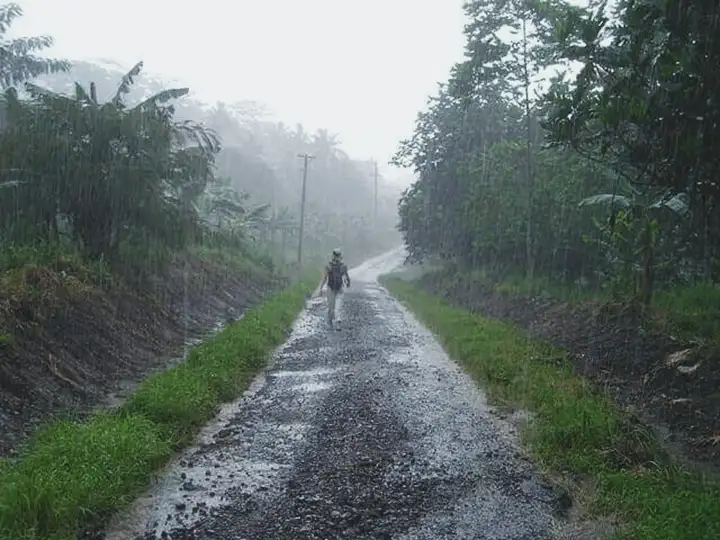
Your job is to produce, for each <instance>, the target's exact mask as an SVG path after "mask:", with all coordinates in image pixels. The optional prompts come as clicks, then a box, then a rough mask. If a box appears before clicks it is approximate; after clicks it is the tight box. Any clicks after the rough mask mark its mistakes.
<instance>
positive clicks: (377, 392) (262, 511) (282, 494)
mask: <svg viewBox="0 0 720 540" xmlns="http://www.w3.org/2000/svg"><path fill="white" fill-rule="evenodd" d="M402 255H403V254H402V252H401V251H400V250H398V251H394V252H391V253H389V254H386V255H384V256H382V257H379V258H377V259H373V260H371V261H368V262H367V263H365V264H364V265H362V266H361V267H359V268H356V269H354V270H353V271H351V277H352V278H353V284H352V288H351V289H350V290H348V291H347V293H345V294H344V295H343V297H342V301H341V302H340V303H339V306H338V313H339V317H340V322H339V324H338V327H337V328H336V329H331V328H329V327H328V325H327V324H326V323H325V318H324V316H325V304H324V300H323V299H322V298H316V299H313V300H311V301H309V303H308V306H307V308H306V309H305V310H304V311H303V312H302V314H301V315H300V317H299V318H298V320H297V321H296V323H295V325H294V327H293V331H292V334H291V335H290V337H289V339H288V341H287V342H286V343H285V344H284V345H283V346H281V347H280V348H279V349H278V350H277V351H276V353H275V355H274V357H273V359H272V361H271V363H270V365H269V367H268V369H267V370H266V371H265V372H264V373H263V374H262V375H261V376H259V377H257V379H256V380H255V381H254V383H253V384H252V386H251V388H250V389H249V390H248V391H247V392H246V393H245V395H244V396H243V397H242V398H241V399H240V400H238V401H237V402H235V403H232V404H229V405H228V406H226V407H224V408H223V410H222V411H221V413H220V415H219V416H218V418H217V419H216V420H215V421H214V422H213V423H212V424H211V425H209V426H207V427H206V429H205V430H204V431H203V433H202V435H201V437H200V439H199V442H198V445H197V446H195V447H193V448H190V449H188V450H187V451H186V452H184V453H183V454H182V455H180V456H178V458H177V459H176V460H174V461H173V463H171V464H170V466H169V467H168V468H167V470H166V471H165V472H164V473H163V475H162V477H161V480H160V481H159V482H158V484H157V485H156V486H154V487H153V489H152V490H151V491H150V492H149V493H148V494H146V495H145V496H144V497H142V498H140V499H139V500H138V501H137V502H136V503H135V505H134V506H133V507H132V508H131V509H130V511H129V512H127V513H125V514H124V515H123V516H120V517H119V518H118V519H116V520H115V522H113V523H112V524H111V525H110V527H109V529H108V531H107V535H106V538H107V539H108V540H121V539H123V540H128V539H137V540H140V539H143V540H147V539H152V538H171V539H172V540H188V539H228V540H229V539H233V540H242V539H244V540H281V539H282V540H285V539H287V540H290V539H292V540H301V539H355V538H357V539H383V538H388V539H390V538H392V539H399V540H400V539H402V540H406V539H407V540H410V539H413V540H420V539H427V540H430V539H433V540H438V539H445V538H453V539H487V540H500V539H502V540H521V539H522V540H542V539H551V538H555V537H556V536H555V535H554V533H553V531H554V529H555V522H556V519H555V517H554V516H555V514H556V512H557V510H558V509H559V508H560V507H561V506H562V505H561V504H560V501H561V500H562V497H561V496H560V495H559V494H558V493H557V492H556V491H555V490H553V489H552V488H551V487H549V486H547V485H545V484H544V483H543V482H542V481H540V480H539V478H538V477H537V474H536V472H535V470H534V469H533V467H532V465H531V464H529V463H528V462H527V461H526V460H524V459H522V457H521V455H520V453H519V449H518V447H517V443H516V438H517V437H516V434H515V432H514V428H513V427H512V426H511V425H509V424H507V423H506V422H505V421H503V420H501V419H499V418H498V416H497V415H495V414H493V411H492V409H491V408H490V407H488V405H487V404H486V402H485V399H484V396H483V394H482V393H481V391H479V390H478V389H477V387H476V386H475V384H474V383H473V382H472V380H471V379H470V378H469V376H468V375H467V374H465V373H464V372H463V371H462V370H461V369H460V368H458V367H457V366H456V365H455V364H454V363H453V362H452V361H451V360H450V359H449V358H448V357H447V356H446V355H445V353H444V352H443V350H442V349H441V348H440V346H439V345H438V344H437V343H436V342H435V340H434V339H433V337H432V335H431V334H430V333H429V332H428V331H427V330H425V329H424V328H423V327H422V326H421V325H420V324H419V323H418V322H417V321H416V320H415V318H414V317H413V316H412V315H411V314H410V313H408V312H407V311H406V310H405V309H404V308H403V307H402V306H400V305H399V304H398V302H397V301H395V300H394V299H393V298H392V297H391V296H389V294H388V293H387V291H386V290H384V289H383V288H382V287H380V286H379V285H378V284H377V283H376V278H377V276H378V275H379V274H380V273H383V272H387V271H389V270H392V269H393V268H395V267H397V266H398V265H399V263H400V262H401V261H402Z"/></svg>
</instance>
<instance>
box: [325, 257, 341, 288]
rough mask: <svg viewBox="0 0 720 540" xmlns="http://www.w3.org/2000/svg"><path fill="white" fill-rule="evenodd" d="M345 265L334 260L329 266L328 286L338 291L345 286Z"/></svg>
mask: <svg viewBox="0 0 720 540" xmlns="http://www.w3.org/2000/svg"><path fill="white" fill-rule="evenodd" d="M344 267H345V265H344V264H343V263H341V262H338V261H334V262H331V263H330V266H328V287H330V288H331V289H332V290H333V291H335V292H337V291H339V290H340V289H342V286H343V274H345V268H344Z"/></svg>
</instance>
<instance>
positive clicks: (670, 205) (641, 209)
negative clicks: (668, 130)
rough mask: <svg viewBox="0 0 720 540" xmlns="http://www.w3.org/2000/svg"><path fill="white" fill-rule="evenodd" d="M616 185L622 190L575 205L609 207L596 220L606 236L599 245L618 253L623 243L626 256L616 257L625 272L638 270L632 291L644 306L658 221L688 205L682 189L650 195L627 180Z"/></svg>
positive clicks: (651, 279)
mask: <svg viewBox="0 0 720 540" xmlns="http://www.w3.org/2000/svg"><path fill="white" fill-rule="evenodd" d="M620 189H622V191H623V192H624V193H621V194H619V193H601V194H597V195H592V196H590V197H587V198H585V199H583V200H582V201H580V203H579V206H580V207H588V206H608V207H610V209H611V214H610V218H609V220H608V223H607V224H606V225H600V224H598V225H599V226H600V228H601V230H602V232H603V233H605V235H606V237H609V240H608V241H607V242H605V243H604V245H603V247H604V248H605V249H606V250H608V252H611V251H614V250H618V249H619V251H620V252H621V253H622V251H623V249H622V247H621V246H622V245H623V244H624V246H625V247H626V250H625V251H627V252H628V255H629V256H628V257H622V256H620V257H617V258H616V260H617V259H624V260H623V262H624V263H625V266H626V275H627V270H628V269H629V268H635V269H637V270H639V279H636V280H634V281H635V282H636V284H635V291H636V293H638V292H639V294H640V302H641V306H642V307H643V309H645V308H647V307H648V306H649V305H650V303H651V300H652V294H653V289H654V281H655V272H654V270H655V259H656V248H657V242H658V232H659V230H660V228H661V225H662V222H663V221H665V220H667V219H669V218H670V216H675V217H678V218H684V217H686V216H687V215H688V213H689V211H690V206H689V203H688V197H687V195H686V194H685V193H672V192H670V191H665V192H662V193H660V194H659V196H658V195H656V197H655V198H651V197H648V196H647V195H643V194H641V193H640V192H639V191H638V190H637V189H635V188H634V187H633V186H632V185H630V184H629V183H628V182H623V183H622V184H621V186H620ZM626 233H627V235H626ZM633 233H634V234H633ZM637 282H639V284H638V283H637Z"/></svg>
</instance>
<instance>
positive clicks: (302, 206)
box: [298, 152, 315, 270]
mask: <svg viewBox="0 0 720 540" xmlns="http://www.w3.org/2000/svg"><path fill="white" fill-rule="evenodd" d="M298 157H300V158H303V179H302V201H301V202H300V238H299V239H298V270H299V269H300V267H301V266H302V244H303V231H304V228H305V188H306V185H307V172H308V162H309V161H310V160H311V159H315V156H311V155H310V154H308V153H307V152H305V153H303V154H298Z"/></svg>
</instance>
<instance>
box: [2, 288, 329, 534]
mask: <svg viewBox="0 0 720 540" xmlns="http://www.w3.org/2000/svg"><path fill="white" fill-rule="evenodd" d="M313 285H315V282H314V281H304V282H299V283H296V284H295V285H293V286H292V287H290V288H288V289H286V290H285V291H283V292H280V293H278V294H276V295H275V296H273V297H271V298H270V299H269V300H268V301H266V302H265V303H264V304H262V305H261V306H259V307H257V308H254V309H252V310H250V311H249V312H248V313H247V314H246V315H245V316H244V317H243V318H242V319H241V320H239V321H238V322H236V323H233V324H231V325H230V326H228V327H227V328H226V329H225V330H223V331H222V332H220V333H219V334H218V335H217V336H215V337H214V338H213V339H211V340H209V341H207V342H204V343H202V344H201V345H199V346H198V347H196V348H194V349H193V350H192V352H191V354H190V355H189V357H188V359H187V360H186V362H184V363H182V364H180V365H178V366H177V367H175V368H172V369H170V370H168V371H166V372H164V373H160V374H157V375H155V376H152V377H150V378H148V379H147V380H145V381H144V382H143V383H142V384H141V386H140V387H139V389H138V390H137V392H136V393H135V394H133V395H132V396H131V397H130V398H129V399H128V401H127V402H126V403H125V404H124V405H123V406H122V407H121V408H120V409H119V410H117V411H114V412H112V413H107V412H105V413H99V414H96V415H94V416H92V417H91V418H90V419H89V420H87V421H86V422H71V421H60V420H57V421H54V422H52V423H50V424H49V425H47V426H45V427H44V428H43V429H41V430H40V431H39V432H38V433H37V434H36V436H35V437H34V438H33V439H32V440H31V441H30V442H29V444H28V445H27V447H26V448H25V449H24V450H23V451H22V453H21V455H20V458H19V459H18V460H16V461H14V462H12V463H10V462H0V486H2V489H1V490H0V539H2V540H40V539H52V540H69V539H71V538H75V536H76V533H77V531H78V530H81V529H82V528H84V527H86V526H88V525H91V524H93V523H94V522H95V521H97V520H98V519H99V518H101V517H103V516H105V515H106V514H107V512H109V511H112V510H114V509H117V508H121V507H122V506H124V505H126V504H127V503H129V502H130V501H131V500H133V498H134V497H135V496H136V495H137V494H138V493H140V492H141V491H142V490H143V489H144V488H145V487H146V486H147V484H148V481H149V480H150V478H151V476H152V474H153V471H155V470H156V469H157V468H158V467H159V466H160V465H162V464H163V463H164V462H166V461H167V460H168V458H169V457H170V456H171V454H172V453H173V452H174V451H175V450H177V449H178V448H180V447H181V446H183V445H185V444H187V443H188V442H189V441H190V440H191V438H192V436H193V435H194V434H195V433H196V432H197V429H198V428H199V427H200V426H201V425H202V424H204V423H206V422H207V421H209V420H210V419H211V418H212V417H213V415H214V414H215V412H216V410H217V407H218V405H219V404H220V403H221V402H224V401H228V400H231V399H233V398H234V397H235V396H236V395H238V394H239V393H240V392H241V391H242V390H243V389H244V388H246V386H247V385H248V384H249V381H250V379H251V377H252V375H253V374H255V373H256V372H257V371H258V370H259V369H260V368H261V367H262V366H263V365H264V363H265V359H266V357H267V354H268V353H269V352H270V351H271V349H272V348H273V347H274V346H276V345H278V344H279V343H281V342H282V341H283V340H284V332H285V330H286V329H287V328H288V327H289V326H290V324H291V322H292V321H293V319H294V318H295V316H296V315H297V313H298V312H299V311H300V309H301V308H302V306H303V302H304V300H305V295H306V293H307V292H308V291H309V290H310V289H311V288H312V286H313Z"/></svg>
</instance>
